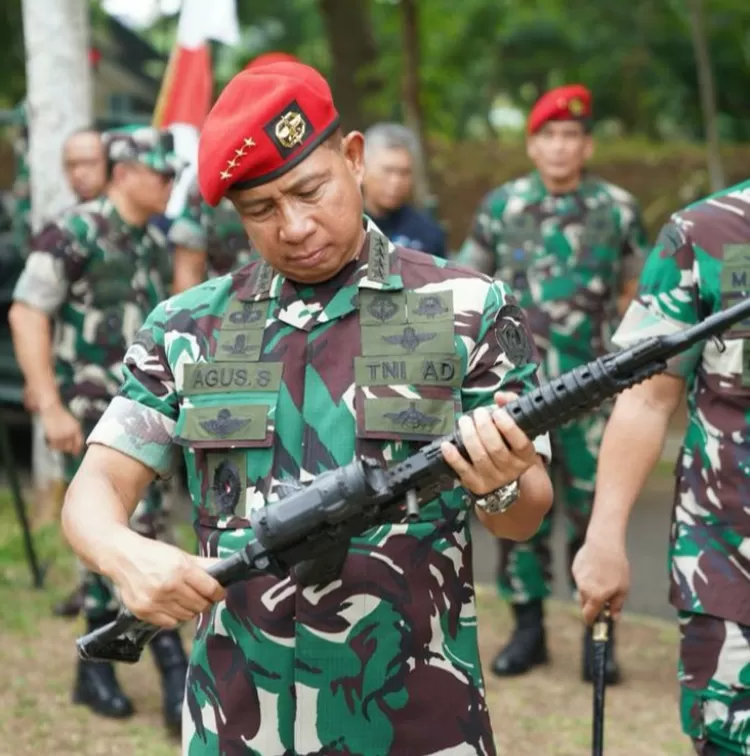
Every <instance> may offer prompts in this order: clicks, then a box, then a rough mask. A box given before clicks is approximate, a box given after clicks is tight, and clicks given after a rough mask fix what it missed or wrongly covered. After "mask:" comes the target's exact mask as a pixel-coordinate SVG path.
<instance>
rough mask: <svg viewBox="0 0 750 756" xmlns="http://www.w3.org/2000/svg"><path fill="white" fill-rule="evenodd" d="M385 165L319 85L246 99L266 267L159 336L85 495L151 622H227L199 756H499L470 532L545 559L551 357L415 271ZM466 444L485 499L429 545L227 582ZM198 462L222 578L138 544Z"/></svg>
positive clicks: (465, 471)
mask: <svg viewBox="0 0 750 756" xmlns="http://www.w3.org/2000/svg"><path fill="white" fill-rule="evenodd" d="M363 147H364V140H363V137H362V135H361V134H360V133H358V132H352V133H349V134H346V135H344V134H342V132H341V130H340V127H339V117H338V113H337V111H336V108H335V105H334V103H333V100H332V97H331V92H330V89H329V87H328V84H327V83H326V81H325V80H324V79H323V77H322V76H321V75H320V74H319V73H318V72H317V71H315V70H313V69H311V68H309V67H307V66H304V65H301V64H299V63H289V62H281V63H272V64H268V65H263V66H256V67H251V68H250V69H248V70H246V71H244V72H242V73H240V74H239V75H238V76H237V77H235V79H233V80H232V81H231V82H230V84H229V85H228V86H227V88H226V89H225V90H224V92H223V93H222V94H221V96H220V97H219V99H218V101H217V103H216V105H215V107H214V108H213V110H212V112H211V113H210V115H209V117H208V119H207V120H206V123H205V125H204V127H203V131H202V134H201V137H200V145H199V158H198V160H199V169H198V175H199V183H200V189H201V192H202V194H203V197H204V199H205V200H206V202H208V203H209V204H210V205H216V204H217V203H218V202H220V201H221V199H222V198H223V197H229V199H230V200H231V201H232V203H233V204H234V206H235V207H236V209H237V211H238V212H239V214H240V216H241V218H242V223H243V225H244V227H245V230H246V232H247V234H248V236H249V238H250V240H251V242H252V243H253V246H254V248H255V249H257V250H258V252H259V254H260V255H261V258H262V259H260V260H258V261H254V262H251V263H250V264H248V265H246V266H245V267H243V268H241V269H240V270H237V271H233V272H231V273H229V274H227V275H224V276H221V277H217V278H214V279H212V280H211V281H209V282H206V283H204V284H201V285H200V286H196V287H194V288H191V289H189V290H188V291H185V292H183V293H181V294H179V295H177V296H175V297H172V298H171V299H170V300H168V301H167V302H165V303H163V304H162V305H160V306H159V307H157V308H156V309H155V310H154V311H153V312H152V313H151V315H150V316H149V319H148V321H147V323H146V325H145V327H144V329H143V330H142V331H141V334H140V336H139V337H138V338H136V340H135V343H134V344H133V346H132V347H131V349H130V350H129V352H128V354H127V356H126V358H125V367H124V375H125V383H124V386H123V388H122V390H121V392H120V395H119V396H118V397H117V399H116V400H115V401H114V402H112V404H111V405H110V407H109V409H108V411H107V413H106V414H105V416H104V417H103V419H102V420H101V422H100V423H99V424H98V426H97V428H96V429H95V430H94V432H93V433H92V435H91V436H90V437H89V439H88V441H89V444H90V446H89V449H88V452H87V454H86V458H85V459H84V462H83V465H82V467H81V470H80V472H79V474H78V476H77V478H76V480H75V481H73V484H72V485H71V487H70V489H69V493H68V497H67V500H66V504H65V509H64V514H63V521H64V527H65V531H66V534H67V535H68V538H69V539H70V541H71V542H72V544H73V545H74V547H75V548H76V549H77V551H78V552H79V553H80V554H81V555H82V556H83V558H84V559H85V560H86V561H87V563H89V564H91V565H92V566H94V567H96V568H97V569H99V570H101V571H102V572H103V573H105V574H107V575H109V576H111V577H112V579H113V580H114V582H115V583H116V584H117V585H119V586H120V588H121V589H122V597H123V600H124V602H125V604H126V605H127V606H128V607H129V608H130V609H131V610H132V611H133V612H134V613H135V614H136V615H137V616H139V617H141V618H143V619H145V620H148V621H151V622H153V623H155V624H157V625H160V626H164V627H173V626H174V625H175V624H176V623H177V622H180V621H184V620H187V619H189V618H190V617H192V616H194V615H195V614H197V613H201V617H200V621H199V625H198V630H197V635H196V637H195V640H194V642H193V646H192V653H191V658H190V671H189V674H188V681H187V690H186V696H185V709H184V715H183V722H184V727H183V751H184V753H185V754H189V755H190V756H209V755H210V756H215V755H216V754H233V755H236V756H239V755H240V754H246V755H247V756H284V755H285V754H299V756H302V755H303V754H307V755H309V756H312V754H326V756H336V755H338V756H345V755H346V754H359V755H360V756H386V755H392V756H401V755H402V754H408V755H409V756H428V754H433V755H434V754H438V753H445V754H447V753H455V754H459V753H460V754H462V755H463V754H465V755H466V756H468V755H469V754H482V756H493V755H494V754H495V753H496V750H495V745H494V740H493V736H492V729H491V726H490V718H489V712H488V708H487V703H486V700H485V695H484V681H483V678H482V668H481V664H480V659H479V652H478V648H477V631H476V610H475V604H474V590H473V576H472V560H471V548H470V546H469V543H470V537H469V523H470V520H471V517H470V514H471V512H472V511H474V512H476V514H477V517H478V518H479V519H480V520H481V522H482V523H483V524H484V525H485V527H487V528H488V529H489V530H490V532H492V533H493V534H494V535H496V536H504V537H507V538H514V539H526V538H528V537H529V536H530V535H531V534H532V533H534V531H535V530H536V529H537V528H538V527H539V524H540V523H541V520H542V517H543V516H544V514H545V512H546V511H547V509H548V508H549V506H550V504H551V501H552V490H551V484H550V481H549V478H548V476H547V473H546V470H545V466H544V459H545V458H547V457H548V456H549V438H548V436H546V435H544V436H541V437H539V438H536V439H534V440H533V442H532V441H531V440H530V439H528V438H527V437H526V436H525V434H524V433H523V432H522V431H521V430H520V428H519V427H518V426H517V425H516V424H515V422H513V420H512V418H511V417H510V415H509V414H508V413H506V412H504V411H503V410H501V409H500V407H501V406H502V405H503V404H505V403H506V402H507V401H508V399H509V398H510V396H512V395H514V394H519V393H525V392H527V391H529V390H531V389H532V388H533V387H534V386H535V385H537V380H536V377H535V374H536V367H537V365H536V361H535V352H534V348H533V343H532V339H531V334H530V332H529V331H528V329H527V326H526V323H525V319H524V316H523V313H522V311H521V310H520V309H519V307H518V305H517V304H516V303H515V302H514V300H513V298H512V297H511V295H510V293H509V291H508V290H507V288H506V287H505V286H504V285H503V284H502V283H501V282H499V281H493V280H492V279H491V278H489V277H487V276H482V275H480V274H478V273H476V272H475V271H473V270H471V269H469V268H465V267H461V266H457V265H453V264H450V263H445V262H444V261H440V260H437V259H436V258H433V257H432V256H428V255H425V254H423V253H421V252H414V251H411V250H407V249H404V248H401V247H396V246H394V245H393V244H391V243H390V242H389V241H388V239H387V238H386V237H385V236H384V235H383V234H382V232H381V231H380V230H379V229H378V228H377V226H376V225H374V224H373V223H372V222H371V221H370V220H369V219H367V218H366V217H365V216H364V214H363V198H362V191H361V185H362V178H363V174H364V165H363ZM467 412H470V413H472V414H469V415H466V416H462V414H463V413H467ZM459 416H460V419H459ZM456 422H458V425H459V428H460V431H461V435H462V438H463V442H464V444H465V446H466V448H467V452H468V459H467V458H464V456H462V455H461V454H459V452H458V450H457V449H456V448H455V447H454V446H452V445H450V444H443V446H442V453H443V455H444V458H445V460H446V462H447V463H448V464H449V465H450V466H451V467H452V468H453V469H454V470H455V472H456V475H457V477H458V478H459V485H458V486H455V487H454V486H453V485H452V483H448V484H446V485H445V487H444V488H443V490H441V491H440V493H439V494H438V495H437V497H436V498H435V499H433V500H432V501H430V502H427V503H426V504H425V505H424V506H423V508H422V518H421V520H420V521H419V522H417V523H410V522H408V521H407V520H406V519H398V520H397V521H395V522H394V521H389V522H387V523H382V524H381V525H379V526H378V527H375V528H370V529H368V530H367V531H366V532H364V533H362V534H361V536H358V537H356V538H353V539H352V540H351V543H350V544H347V543H343V544H341V548H340V549H338V550H337V551H336V550H334V551H333V552H332V553H331V554H329V555H327V556H326V557H325V558H324V559H320V560H317V561H316V562H315V563H314V565H312V566H311V567H310V568H309V569H306V570H303V571H302V572H300V573H295V574H293V575H290V576H288V577H283V578H281V579H280V578H279V577H278V576H274V575H270V574H269V575H264V576H262V577H257V578H255V579H252V580H247V581H245V582H243V583H238V584H235V585H233V586H231V587H230V588H228V589H227V590H226V592H224V591H223V590H222V589H221V587H220V586H219V585H218V584H217V583H216V582H215V581H214V580H213V578H211V577H209V575H208V574H207V573H206V572H205V571H204V570H203V569H202V567H204V566H205V565H206V561H205V560H206V559H210V558H213V557H218V556H221V557H226V556H228V555H230V554H231V553H233V552H236V551H237V550H240V549H242V548H243V547H244V546H245V545H246V544H247V543H248V542H249V541H250V539H252V537H253V531H252V519H251V517H252V515H253V513H254V512H255V511H256V510H258V509H259V508H262V507H264V506H266V504H267V503H269V502H274V501H277V500H278V499H279V497H280V496H282V495H283V493H284V490H285V488H288V487H289V486H295V485H296V486H297V487H299V485H300V482H303V483H304V482H306V481H310V480H312V479H313V478H314V477H315V476H317V475H319V474H321V473H323V472H325V471H328V470H332V469H335V468H337V467H339V466H341V465H344V464H348V463H350V462H352V461H353V460H354V459H355V458H356V457H360V456H364V455H366V456H369V457H371V458H374V459H377V460H380V461H381V463H382V464H384V465H385V464H387V463H390V462H396V461H399V460H402V459H404V458H405V457H406V456H407V455H410V454H412V453H414V452H415V450H416V449H417V448H419V447H420V446H421V445H422V444H424V443H425V442H428V441H431V440H434V439H436V438H440V437H441V436H442V435H443V434H445V433H446V432H450V431H452V430H453V429H454V426H455V424H456ZM175 445H177V446H178V447H181V448H182V449H183V450H184V458H185V465H186V469H187V476H188V488H189V491H190V494H191V498H192V503H193V520H194V523H195V529H196V533H197V536H198V540H199V543H200V553H201V557H192V556H190V555H188V554H185V553H184V552H182V551H179V550H178V549H176V548H174V547H171V546H167V545H165V544H161V543H155V542H153V541H146V540H145V539H142V538H140V537H139V536H137V535H135V534H133V532H132V531H131V530H129V529H127V528H126V527H124V526H123V525H122V523H125V522H127V516H126V515H127V513H128V512H130V511H132V507H133V506H134V503H135V501H136V500H137V495H138V492H139V491H140V490H141V489H142V488H143V487H144V486H145V485H146V484H147V483H148V481H149V480H151V479H152V478H153V477H154V476H156V475H163V474H165V472H168V471H169V469H170V457H171V454H172V451H173V449H174V448H175ZM92 485H93V486H94V487H93V488H92V487H91V486H92ZM92 490H93V491H95V495H92V493H91V491H92ZM202 560H203V561H202ZM214 602H218V603H214Z"/></svg>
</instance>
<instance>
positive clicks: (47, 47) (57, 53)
mask: <svg viewBox="0 0 750 756" xmlns="http://www.w3.org/2000/svg"><path fill="white" fill-rule="evenodd" d="M88 12H89V10H88V3H87V2H86V0H23V33H24V41H25V46H26V82H27V108H28V110H27V117H28V127H29V171H30V176H31V208H32V209H31V223H32V228H34V229H37V228H39V226H40V225H42V224H43V222H44V221H45V220H48V219H49V218H51V217H53V216H55V215H56V214H57V213H59V212H60V211H61V210H63V209H65V208H66V207H69V206H70V205H71V204H72V203H73V202H74V201H75V197H74V195H73V192H72V190H71V189H70V187H69V186H68V183H67V181H66V180H65V174H64V172H63V165H62V148H63V144H64V143H65V140H66V139H67V138H68V136H69V135H70V134H71V133H72V132H73V131H75V130H76V129H78V128H80V127H83V126H87V125H89V124H90V123H91V73H90V69H89V61H88V50H89V17H88Z"/></svg>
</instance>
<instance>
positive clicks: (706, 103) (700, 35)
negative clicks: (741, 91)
mask: <svg viewBox="0 0 750 756" xmlns="http://www.w3.org/2000/svg"><path fill="white" fill-rule="evenodd" d="M688 11H689V13H688V16H689V20H690V36H691V38H692V42H693V53H694V55H695V66H696V71H697V73H698V91H699V93H700V101H701V111H702V113H703V130H704V134H705V139H706V159H707V162H708V176H709V181H710V183H711V191H712V192H716V191H719V190H720V189H723V188H724V187H725V186H726V179H725V177H724V167H723V166H722V163H721V153H720V151H719V130H718V125H717V112H716V93H715V90H714V74H713V68H712V66H711V53H710V51H709V45H708V39H707V36H706V25H705V20H704V16H703V0H689V2H688Z"/></svg>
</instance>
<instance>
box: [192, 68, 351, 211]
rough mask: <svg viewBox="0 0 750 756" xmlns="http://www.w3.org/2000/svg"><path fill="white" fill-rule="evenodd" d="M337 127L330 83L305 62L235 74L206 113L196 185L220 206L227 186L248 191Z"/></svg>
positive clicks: (274, 175) (297, 159) (286, 168)
mask: <svg viewBox="0 0 750 756" xmlns="http://www.w3.org/2000/svg"><path fill="white" fill-rule="evenodd" d="M338 126H339V114H338V112H337V111H336V107H335V106H334V104H333V97H332V95H331V89H330V87H329V86H328V82H326V80H325V79H324V78H323V77H322V76H321V75H320V73H318V72H317V71H316V70H315V69H314V68H311V67H310V66H306V65H304V64H303V63H299V62H297V63H290V62H280V63H269V64H268V65H262V66H257V67H251V68H249V69H246V70H244V71H242V72H241V73H239V74H237V75H236V76H235V77H234V78H233V79H232V80H231V81H230V82H229V84H227V86H226V88H225V89H224V91H223V92H222V93H221V94H220V95H219V98H218V99H217V101H216V104H215V105H214V106H213V108H212V109H211V112H210V113H209V114H208V116H207V117H206V120H205V122H204V124H203V128H202V130H201V135H200V140H199V142H198V184H199V186H200V190H201V194H202V195H203V199H205V200H206V202H207V203H208V204H209V205H212V206H216V205H217V204H218V203H219V201H220V200H221V198H222V197H223V196H224V195H225V194H226V193H227V191H229V189H249V188H251V187H253V186H259V185H260V184H265V183H267V182H269V181H273V180H274V179H276V178H278V177H279V176H282V175H283V174H285V173H286V172H287V171H290V170H291V169H292V168H294V167H295V166H296V165H298V164H299V163H301V162H302V161H303V160H304V159H305V158H306V157H307V156H308V155H309V154H310V153H311V152H312V151H313V150H314V149H315V148H316V147H318V146H319V145H320V144H321V143H322V142H324V141H325V140H326V139H327V138H328V137H329V136H330V135H331V134H333V132H334V131H335V130H336V129H337V128H338Z"/></svg>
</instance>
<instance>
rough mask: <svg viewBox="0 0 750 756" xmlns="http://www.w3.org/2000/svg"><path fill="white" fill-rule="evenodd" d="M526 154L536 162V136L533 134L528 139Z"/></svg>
mask: <svg viewBox="0 0 750 756" xmlns="http://www.w3.org/2000/svg"><path fill="white" fill-rule="evenodd" d="M526 154H527V155H528V157H529V160H531V162H532V163H536V137H535V136H534V135H533V134H532V135H531V136H529V137H528V138H527V139H526Z"/></svg>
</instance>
